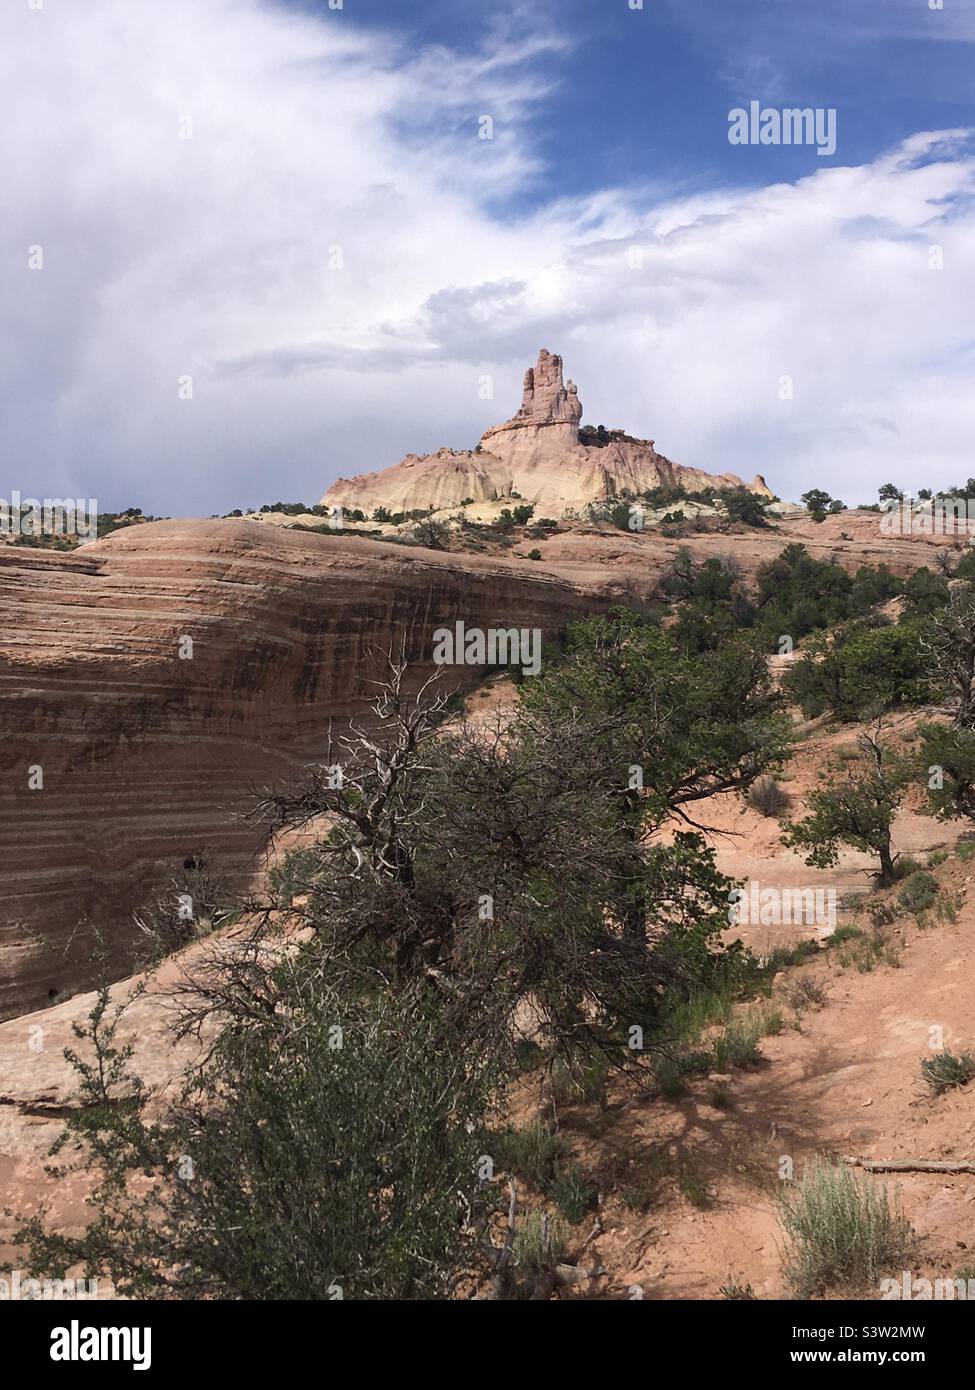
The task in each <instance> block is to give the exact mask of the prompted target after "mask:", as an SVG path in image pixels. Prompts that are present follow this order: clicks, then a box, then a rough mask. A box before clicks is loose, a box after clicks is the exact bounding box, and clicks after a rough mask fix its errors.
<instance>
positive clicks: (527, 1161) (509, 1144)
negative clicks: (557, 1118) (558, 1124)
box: [493, 1120, 564, 1188]
mask: <svg viewBox="0 0 975 1390" xmlns="http://www.w3.org/2000/svg"><path fill="white" fill-rule="evenodd" d="M493 1148H494V1152H495V1154H496V1155H497V1162H498V1166H499V1167H500V1168H501V1169H502V1170H503V1171H504V1172H506V1173H516V1174H517V1175H518V1177H521V1178H524V1179H525V1181H526V1182H529V1183H531V1184H532V1186H533V1187H537V1188H543V1187H544V1186H545V1185H546V1183H548V1182H549V1181H551V1179H552V1178H553V1177H554V1175H555V1171H556V1164H557V1162H558V1159H559V1157H560V1156H561V1154H562V1152H563V1149H564V1145H563V1143H562V1140H561V1139H560V1138H559V1136H558V1135H557V1134H553V1133H552V1131H551V1130H550V1129H549V1128H548V1126H547V1125H545V1124H543V1123H542V1122H541V1120H532V1121H531V1123H530V1124H527V1125H525V1126H523V1128H521V1129H506V1130H502V1131H501V1132H500V1133H499V1134H496V1135H494V1136H493Z"/></svg>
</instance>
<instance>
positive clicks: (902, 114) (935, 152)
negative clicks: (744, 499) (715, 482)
mask: <svg viewBox="0 0 975 1390" xmlns="http://www.w3.org/2000/svg"><path fill="white" fill-rule="evenodd" d="M973 55H975V6H973V5H971V4H968V5H963V4H962V3H961V2H960V0H945V8H944V9H942V10H936V9H931V8H929V5H928V4H927V3H926V0H817V3H816V4H812V3H801V2H800V0H646V5H645V9H644V10H643V11H631V10H630V9H629V7H628V3H627V0H550V3H548V4H546V3H545V2H544V0H533V2H532V3H531V4H529V3H527V0H518V2H517V3H512V0H494V3H488V2H487V0H344V7H343V9H342V10H341V11H336V10H330V9H329V8H328V5H327V3H325V0H301V2H300V3H298V0H206V3H205V4H201V3H199V0H169V3H167V4H166V5H165V6H161V5H159V4H158V3H157V0H86V4H85V5H84V6H78V5H76V4H72V3H68V0H46V3H45V6H44V9H43V10H41V11H33V10H28V8H27V6H26V5H22V6H21V5H16V6H15V5H7V6H4V7H3V10H2V11H0V91H2V92H3V93H4V96H3V98H2V100H3V102H4V104H5V107H6V111H7V114H8V116H9V117H10V119H8V120H6V121H4V122H2V123H0V163H2V167H3V169H4V176H5V216H6V221H7V224H8V227H7V236H6V241H5V246H6V251H5V253H4V254H3V255H2V256H0V295H2V297H3V303H4V306H5V310H6V317H7V320H8V322H9V323H10V325H11V331H10V333H8V335H6V337H5V339H4V341H3V342H0V405H2V410H0V457H3V458H4V460H5V461H6V466H7V476H6V478H5V479H0V496H9V495H10V492H12V491H13V490H15V489H16V490H19V491H20V492H21V493H22V495H25V496H27V495H38V496H61V495H65V494H68V495H78V496H80V495H83V496H87V497H96V498H97V499H98V500H99V503H100V505H101V506H102V507H103V509H114V508H118V507H124V506H128V505H133V504H135V505H140V506H142V507H144V508H145V510H147V511H150V510H151V511H155V512H159V513H165V514H171V515H199V514H208V513H210V512H223V511H226V510H229V509H230V508H232V507H236V506H248V505H259V504H260V503H262V502H265V501H273V500H276V499H277V498H284V499H285V500H292V499H295V500H296V499H299V498H300V499H303V500H308V501H312V500H315V499H316V498H317V497H318V496H320V495H321V493H322V492H323V491H324V490H325V488H326V487H327V486H328V484H329V483H330V482H331V481H332V480H333V479H334V478H335V477H336V476H339V475H343V476H349V475H351V474H353V473H357V472H362V471H368V470H371V469H375V468H382V467H385V466H388V465H390V464H393V463H396V462H398V461H399V460H400V459H401V458H402V457H403V456H404V455H405V454H406V453H407V452H409V451H417V452H423V451H426V450H432V449H435V448H437V447H439V446H441V445H444V444H448V445H451V446H454V447H469V446H471V445H472V444H473V443H474V442H475V441H476V440H477V438H478V437H479V436H480V434H481V433H482V431H483V430H484V429H485V428H487V427H488V426H489V425H491V424H493V423H496V422H497V421H499V420H502V419H504V418H506V417H507V416H509V415H510V414H511V413H512V411H513V410H514V408H515V407H516V405H517V404H518V400H519V396H520V384H521V378H522V374H523V372H524V369H525V367H527V366H528V365H529V364H530V363H532V362H533V361H534V359H535V357H536V355H537V352H538V349H539V347H541V346H545V347H548V348H549V349H550V350H552V351H555V352H560V353H561V354H562V355H563V356H564V358H565V362H566V368H567V371H568V373H569V374H570V375H571V376H572V377H573V378H574V379H575V380H576V381H577V383H578V385H579V389H580V397H581V399H582V402H583V407H584V410H585V419H586V420H588V421H589V422H592V423H599V422H603V423H606V424H607V425H610V426H623V427H625V428H627V429H629V430H631V431H632V432H634V433H636V434H638V435H641V436H643V437H648V438H653V439H655V440H656V442H657V446H658V448H659V449H660V450H661V451H662V452H663V453H665V454H666V455H667V456H669V457H670V458H672V459H674V460H676V461H677V462H681V463H687V464H691V465H693V466H696V467H700V468H706V469H709V470H711V471H714V472H725V471H733V472H737V473H739V474H741V475H742V476H744V477H747V478H750V477H751V476H753V475H754V474H755V473H756V472H761V473H763V474H765V475H766V476H767V477H768V479H769V482H770V483H771V484H772V486H773V487H774V488H775V490H776V491H778V492H779V493H780V494H781V495H783V496H793V497H794V496H796V495H798V493H799V492H801V491H804V490H805V489H806V488H807V487H809V486H812V485H816V486H823V487H826V488H827V489H829V490H830V491H832V492H834V494H839V495H841V496H843V497H844V498H846V500H848V501H855V500H867V499H869V498H871V497H872V496H873V495H874V494H875V491H876V487H877V486H878V484H879V483H881V482H883V481H886V480H888V479H889V478H890V479H893V480H894V481H897V482H899V483H900V484H901V485H902V486H905V487H912V486H915V487H916V486H920V485H927V486H930V485H932V484H942V483H943V484H950V483H952V482H957V481H959V480H960V481H964V479H966V478H968V477H969V476H971V474H972V472H973V471H975V470H973V467H972V460H971V439H972V438H973V436H975V392H973V390H972V367H973V365H975V333H973V331H972V329H971V324H970V319H971V304H972V302H975V143H973V137H972V127H975V115H973V108H972V81H971V79H972V64H973ZM752 100H755V101H758V102H760V103H761V104H762V105H764V106H774V107H802V106H809V107H813V108H827V107H828V108H835V109H836V131H837V142H836V150H835V153H834V154H832V155H830V156H828V157H824V156H822V155H819V154H818V153H817V152H816V149H815V148H813V147H810V146H785V145H770V146H746V147H739V146H734V145H732V144H730V143H729V141H728V113H729V110H730V109H731V108H733V107H736V106H745V107H747V106H748V104H749V102H750V101H752ZM65 110H70V111H71V113H72V114H71V120H70V121H65V119H64V116H63V112H64V111H65ZM485 114H488V115H490V116H491V117H492V119H493V121H494V139H493V140H491V141H484V140H479V139H478V121H479V118H480V117H481V116H483V115H485ZM14 118H15V119H14ZM38 247H40V248H41V249H42V251H43V266H42V267H41V268H39V269H38V268H37V267H36V265H35V266H34V267H32V268H30V269H28V256H29V252H30V249H31V248H38ZM34 260H35V262H36V257H34ZM187 382H188V383H190V388H191V389H190V390H189V391H187V390H186V389H184V388H185V383H187ZM485 382H488V383H489V389H487V390H485V386H484V383H485ZM784 383H787V385H784Z"/></svg>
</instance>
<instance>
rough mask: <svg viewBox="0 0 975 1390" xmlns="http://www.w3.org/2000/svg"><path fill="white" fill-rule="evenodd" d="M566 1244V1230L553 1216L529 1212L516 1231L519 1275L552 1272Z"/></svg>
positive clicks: (554, 1215) (546, 1212)
mask: <svg viewBox="0 0 975 1390" xmlns="http://www.w3.org/2000/svg"><path fill="white" fill-rule="evenodd" d="M568 1243H569V1231H568V1227H567V1226H566V1224H565V1221H564V1219H563V1218H562V1217H561V1216H559V1215H558V1214H557V1213H556V1212H550V1211H533V1212H529V1213H528V1215H527V1216H526V1217H525V1218H524V1220H523V1221H521V1222H520V1223H519V1225H518V1229H517V1230H516V1231H515V1238H514V1256H515V1263H516V1264H517V1267H518V1270H519V1272H523V1273H525V1274H539V1273H541V1272H542V1271H543V1270H547V1269H554V1268H555V1266H556V1265H557V1264H559V1263H560V1262H561V1261H562V1259H563V1258H564V1256H565V1251H566V1247H567V1245H568Z"/></svg>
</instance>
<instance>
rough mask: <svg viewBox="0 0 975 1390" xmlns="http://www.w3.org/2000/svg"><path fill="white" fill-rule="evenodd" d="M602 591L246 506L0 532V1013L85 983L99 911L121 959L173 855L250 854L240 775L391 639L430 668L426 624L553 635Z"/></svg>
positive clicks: (317, 728)
mask: <svg viewBox="0 0 975 1390" xmlns="http://www.w3.org/2000/svg"><path fill="white" fill-rule="evenodd" d="M601 602H602V600H601V599H600V598H599V596H598V595H597V594H596V593H595V591H594V590H591V589H587V587H586V586H585V584H575V583H573V582H572V581H571V580H563V579H559V578H557V577H555V576H554V575H552V574H551V573H549V574H544V573H539V571H538V567H537V566H535V565H533V564H531V563H530V562H520V561H511V560H507V561H496V560H491V559H482V558H481V557H477V556H464V557H457V556H450V555H446V554H438V553H434V552H430V551H423V550H416V549H409V550H407V549H403V548H398V547H395V546H391V545H383V544H381V543H379V542H376V541H371V540H366V539H359V538H349V537H340V536H323V535H312V534H308V533H301V532H296V531H284V530H279V529H277V528H272V527H266V526H261V525H258V524H256V523H254V522H247V521H232V520H227V521H182V522H156V523H153V524H150V525H145V526H139V527H137V528H132V530H125V531H119V532H116V533H115V534H114V535H112V536H109V537H107V538H106V539H105V540H103V541H98V542H96V543H95V544H93V545H90V546H86V547H85V548H83V549H82V550H80V551H75V552H73V553H65V554H59V553H51V552H45V551H38V550H28V549H26V548H21V547H4V548H3V550H2V551H0V614H2V619H3V622H2V635H0V720H2V733H3V737H2V739H0V835H2V843H3V845H4V847H5V851H6V856H5V878H4V894H3V902H2V906H0V1017H7V1016H9V1015H11V1014H14V1013H18V1012H23V1011H24V1010H26V1009H31V1008H36V1007H40V1006H42V1005H46V1004H47V1003H48V1002H49V1000H51V999H56V998H58V997H59V996H60V995H61V994H62V993H63V992H64V991H65V990H69V989H76V988H78V987H79V986H84V985H86V984H89V985H90V984H91V982H92V981H93V980H94V979H95V978H96V971H95V968H94V965H93V961H92V949H93V929H94V928H95V927H97V928H100V929H101V930H102V931H103V932H104V934H105V942H106V945H107V947H108V949H109V951H110V954H111V956H112V961H113V965H115V966H116V967H124V965H125V963H126V952H127V950H128V949H129V948H128V944H127V943H128V942H129V941H130V940H131V939H132V936H131V933H130V930H129V929H130V926H131V912H132V910H133V909H135V908H137V907H138V906H140V905H144V904H145V902H146V901H147V900H148V898H149V897H150V896H151V893H152V891H153V889H154V885H158V884H159V883H160V882H161V881H162V880H163V879H164V878H168V876H169V875H170V874H171V873H172V872H174V871H176V872H178V871H179V870H180V869H181V868H182V867H183V866H184V863H185V861H187V860H192V859H193V858H194V857H198V856H203V857H205V858H206V859H207V861H208V865H209V867H210V868H211V870H213V871H214V872H215V873H217V874H219V873H221V872H227V871H229V872H230V873H231V875H232V876H233V875H238V876H242V875H244V874H245V873H246V871H247V870H248V869H249V868H250V867H253V868H257V867H258V865H259V862H260V861H259V860H256V859H254V858H253V856H254V855H255V852H256V851H257V849H258V842H259V836H258V833H257V832H256V831H255V829H254V827H253V826H251V825H249V824H246V823H243V822H242V821H241V820H240V819H239V816H240V814H241V812H242V811H243V810H244V809H245V808H246V806H247V805H248V803H249V800H250V795H251V793H252V791H253V790H254V789H255V788H258V787H260V786H264V785H267V784H269V783H272V782H276V781H279V780H280V779H282V778H286V777H289V776H291V775H293V774H295V773H297V772H299V771H300V769H301V767H302V766H303V764H305V763H307V762H309V761H311V760H313V759H314V758H316V757H318V756H320V755H321V753H322V752H323V749H324V743H325V737H326V732H327V728H328V724H329V721H330V720H331V719H336V720H337V721H341V720H342V719H344V718H345V717H346V716H348V715H349V714H350V713H352V712H353V711H358V712H361V711H362V709H363V705H362V699H361V697H362V696H364V695H366V694H368V693H369V691H370V690H371V689H372V687H370V685H369V684H368V682H369V680H370V678H374V677H376V676H377V675H378V674H379V670H380V667H381V666H382V665H383V652H384V651H385V650H387V649H389V647H390V646H392V647H393V648H394V649H398V647H399V644H400V642H401V641H402V642H403V644H404V646H405V649H406V654H407V656H408V657H409V658H410V659H411V660H412V661H414V662H416V663H417V665H416V671H417V674H418V675H419V674H420V673H425V674H429V672H430V671H431V670H432V669H433V668H432V652H433V642H432V632H433V629H434V628H436V627H438V626H441V625H449V624H451V623H453V622H455V621H458V620H463V621H464V622H465V623H466V624H467V625H468V626H469V627H470V626H480V627H485V628H486V627H511V626H519V627H520V626H531V627H540V628H541V629H542V631H543V635H544V638H545V640H546V641H548V640H550V639H551V638H552V637H554V636H555V635H556V633H557V631H558V630H559V629H561V628H562V627H564V625H565V623H566V621H568V620H571V619H572V618H573V617H575V616H578V615H580V614H582V613H583V612H588V611H591V610H592V608H593V607H594V606H597V607H598V606H599V605H600V603H601ZM474 675H475V673H474V672H473V671H472V670H471V669H469V668H465V667H457V668H450V669H449V671H448V674H447V676H446V677H445V679H446V680H447V681H448V683H449V688H452V687H455V686H461V687H464V686H466V687H469V686H470V684H471V682H472V680H473V678H474ZM118 973H121V970H120V969H116V974H118Z"/></svg>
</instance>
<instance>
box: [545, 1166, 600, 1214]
mask: <svg viewBox="0 0 975 1390" xmlns="http://www.w3.org/2000/svg"><path fill="white" fill-rule="evenodd" d="M548 1195H549V1197H551V1199H552V1201H553V1202H554V1203H555V1205H556V1206H557V1207H558V1209H559V1211H560V1212H561V1213H562V1215H563V1216H564V1217H565V1219H566V1220H567V1221H570V1222H571V1223H572V1224H573V1225H575V1224H576V1222H577V1221H581V1220H582V1218H583V1217H584V1216H585V1214H586V1212H587V1211H588V1210H589V1209H590V1207H591V1206H592V1205H593V1203H594V1201H595V1199H596V1195H597V1194H596V1191H595V1189H594V1188H593V1187H592V1186H591V1185H590V1184H589V1183H588V1182H587V1181H586V1179H585V1175H584V1174H583V1171H582V1169H581V1168H580V1167H579V1165H578V1163H573V1165H572V1167H571V1168H569V1169H568V1170H567V1171H566V1172H563V1173H559V1175H558V1176H557V1177H556V1178H554V1179H553V1181H552V1182H551V1183H550V1184H549V1187H548Z"/></svg>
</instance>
